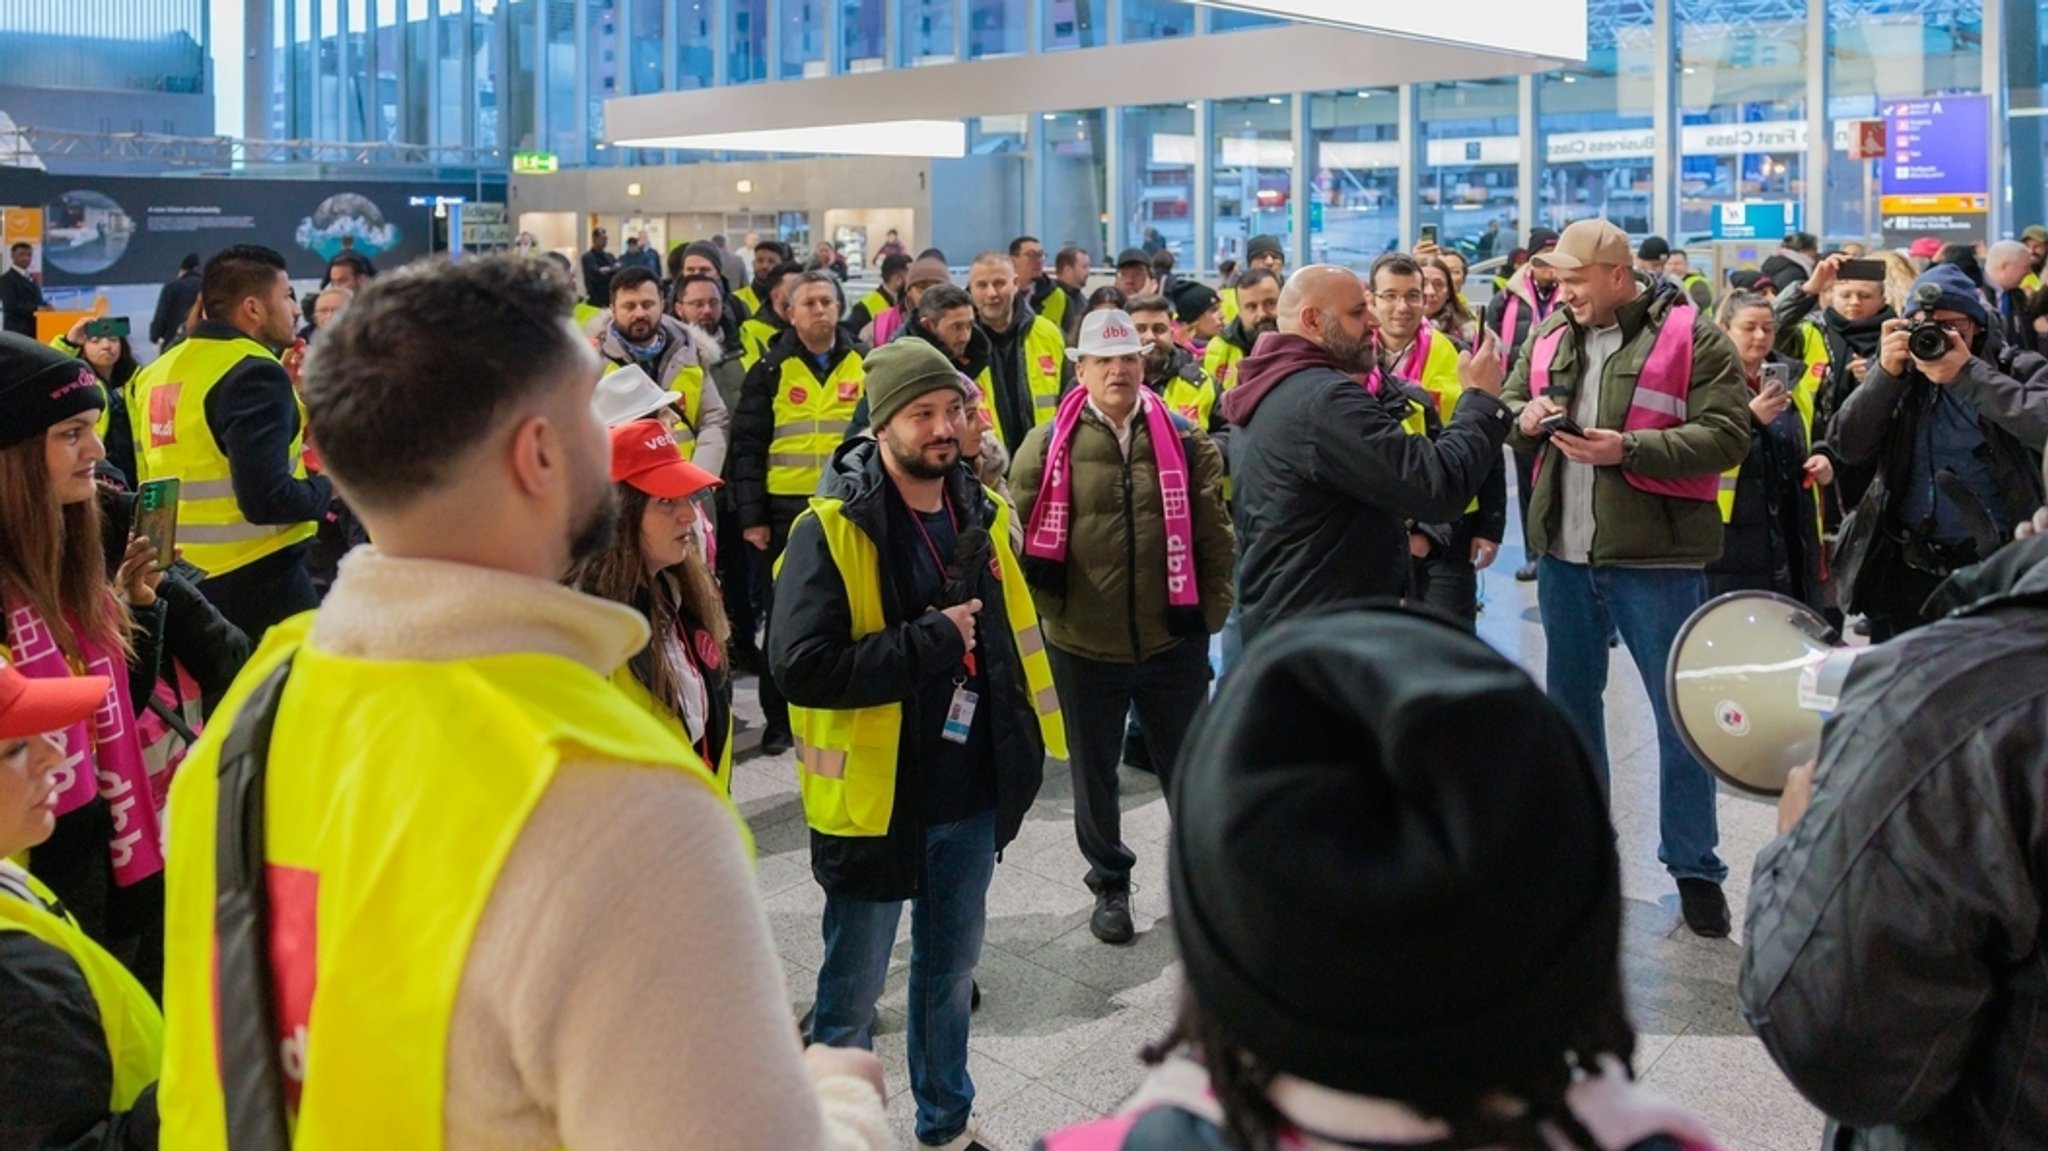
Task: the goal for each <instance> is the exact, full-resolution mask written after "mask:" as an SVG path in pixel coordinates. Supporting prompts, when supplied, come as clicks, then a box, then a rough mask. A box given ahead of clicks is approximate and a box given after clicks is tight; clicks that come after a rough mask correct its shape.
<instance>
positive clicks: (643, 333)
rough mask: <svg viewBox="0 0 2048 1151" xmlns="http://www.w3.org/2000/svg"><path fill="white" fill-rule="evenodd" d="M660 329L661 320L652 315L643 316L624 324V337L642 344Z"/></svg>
mask: <svg viewBox="0 0 2048 1151" xmlns="http://www.w3.org/2000/svg"><path fill="white" fill-rule="evenodd" d="M660 330H661V322H660V321H659V320H657V319H655V318H654V317H653V316H643V317H641V318H640V319H637V320H634V321H633V322H632V323H629V324H627V325H626V329H625V331H626V338H627V339H628V340H631V341H632V342H633V343H636V344H644V343H647V342H648V341H649V340H652V339H653V338H654V334H655V333H656V332H659V331H660Z"/></svg>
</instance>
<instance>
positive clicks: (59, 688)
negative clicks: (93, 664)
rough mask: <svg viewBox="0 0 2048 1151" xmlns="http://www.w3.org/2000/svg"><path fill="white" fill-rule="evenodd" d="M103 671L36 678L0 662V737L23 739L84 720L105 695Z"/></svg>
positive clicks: (108, 683) (106, 685)
mask: <svg viewBox="0 0 2048 1151" xmlns="http://www.w3.org/2000/svg"><path fill="white" fill-rule="evenodd" d="M111 686H112V684H111V683H110V681H109V680H108V679H107V677H106V676H103V675H81V676H68V677H66V678H63V679H37V678H34V677H31V676H26V675H23V674H22V673H21V671H20V669H18V668H16V667H15V666H14V665H12V664H8V663H0V739H26V738H28V737H29V736H32V735H42V734H44V733H45V732H52V731H62V730H64V729H65V728H67V727H70V726H71V725H72V724H75V723H80V722H82V721H84V719H85V717H87V716H89V715H91V714H92V713H93V712H94V711H95V710H96V709H97V708H98V707H99V706H100V704H101V703H103V702H105V700H106V698H107V689H108V688H109V687H111Z"/></svg>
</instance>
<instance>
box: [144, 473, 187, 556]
mask: <svg viewBox="0 0 2048 1151" xmlns="http://www.w3.org/2000/svg"><path fill="white" fill-rule="evenodd" d="M179 487H180V481H179V480H178V478H177V477H176V476H170V477H166V478H163V479H154V480H150V481H149V482H148V483H145V484H143V485H142V486H141V487H140V488H138V489H136V492H135V534H136V535H137V536H138V537H140V538H143V539H147V540H148V541H149V542H150V546H152V547H154V548H155V549H156V565H155V567H156V570H157V571H163V570H165V569H166V568H169V567H170V566H171V562H172V561H173V560H175V559H176V558H177V549H178V489H179Z"/></svg>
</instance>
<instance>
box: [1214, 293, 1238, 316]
mask: <svg viewBox="0 0 2048 1151" xmlns="http://www.w3.org/2000/svg"><path fill="white" fill-rule="evenodd" d="M1216 295H1217V296H1219V297H1221V299H1222V300H1223V322H1224V323H1226V324H1227V323H1229V322H1230V321H1232V320H1235V319H1236V318H1237V289H1236V288H1219V289H1217V292H1216Z"/></svg>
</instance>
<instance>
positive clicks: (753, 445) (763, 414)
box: [725, 328, 855, 528]
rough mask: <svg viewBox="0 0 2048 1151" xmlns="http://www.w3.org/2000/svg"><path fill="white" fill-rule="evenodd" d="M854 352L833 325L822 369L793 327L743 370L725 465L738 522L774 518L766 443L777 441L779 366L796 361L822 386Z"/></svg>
mask: <svg viewBox="0 0 2048 1151" xmlns="http://www.w3.org/2000/svg"><path fill="white" fill-rule="evenodd" d="M854 354H855V351H854V347H853V341H852V340H850V339H848V338H847V336H846V332H845V330H844V329H834V331H833V340H832V350H831V352H829V353H827V357H826V359H827V366H826V368H825V370H824V371H823V372H820V371H819V370H818V365H817V362H816V361H815V360H813V359H812V358H811V352H810V349H808V348H806V347H804V342H803V341H802V340H801V339H799V338H797V334H796V330H795V329H794V328H784V329H782V334H781V335H779V336H777V337H775V342H774V343H772V344H770V345H768V352H767V354H766V355H764V356H762V357H761V358H760V359H759V360H758V361H756V362H755V364H754V366H753V368H752V369H751V370H749V371H748V372H747V379H746V382H745V383H744V384H741V385H740V406H739V410H738V411H736V412H734V413H733V417H732V451H731V452H729V453H728V454H727V457H726V460H727V462H726V467H725V472H726V476H727V478H728V479H729V480H730V482H731V483H732V493H733V504H734V506H735V507H736V508H737V509H738V511H739V517H740V526H741V527H749V528H750V527H762V526H766V525H767V524H768V523H769V522H770V521H771V520H772V519H773V515H772V511H771V508H770V506H769V502H768V445H769V444H771V443H773V442H774V440H775V394H776V392H777V391H779V390H780V389H781V387H782V365H783V364H784V362H786V361H788V360H792V359H794V360H796V361H797V362H798V363H800V364H802V365H803V366H804V368H805V369H806V370H808V371H809V372H810V373H811V377H812V378H813V379H814V380H816V381H817V383H818V385H819V386H820V387H823V386H824V383H825V380H826V378H827V377H829V376H830V375H831V374H832V373H833V372H834V371H835V370H837V369H838V367H839V362H840V361H841V360H844V359H845V358H846V357H848V356H851V355H854ZM776 498H777V499H784V497H781V496H778V497H776Z"/></svg>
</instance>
